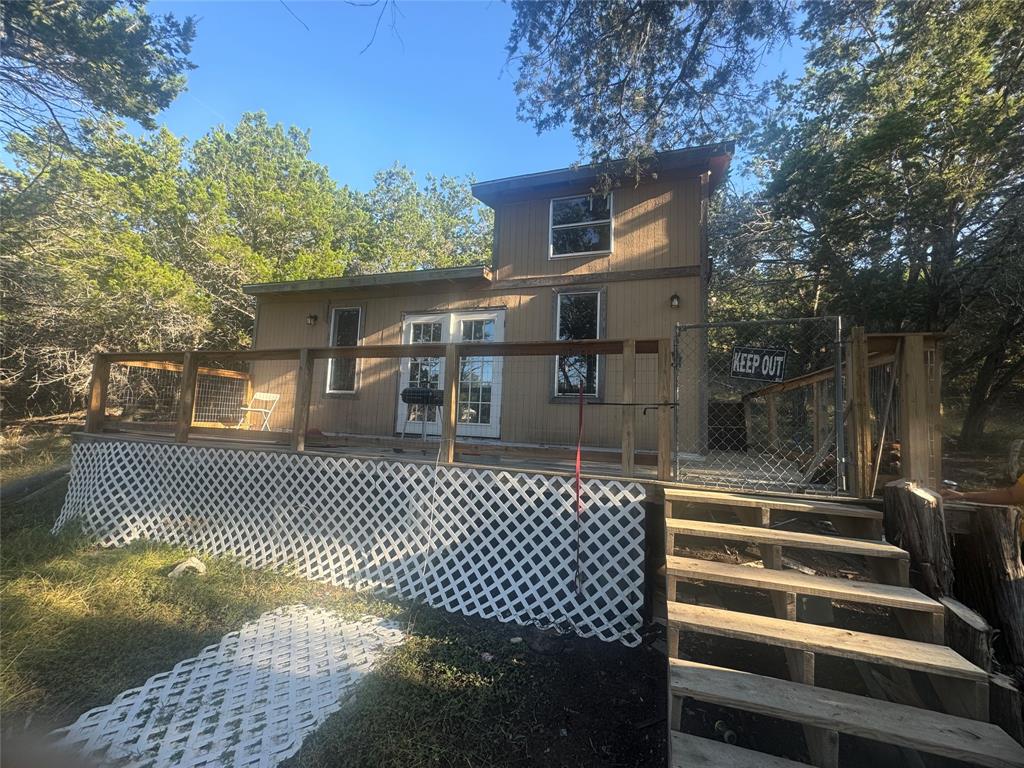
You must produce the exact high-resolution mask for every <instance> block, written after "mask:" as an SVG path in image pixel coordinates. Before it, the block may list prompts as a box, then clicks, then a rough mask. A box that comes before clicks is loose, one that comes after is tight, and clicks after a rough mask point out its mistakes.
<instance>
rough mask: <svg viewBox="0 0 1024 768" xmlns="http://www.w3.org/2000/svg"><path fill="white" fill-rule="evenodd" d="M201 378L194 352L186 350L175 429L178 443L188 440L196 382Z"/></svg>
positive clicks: (175, 439) (175, 438)
mask: <svg viewBox="0 0 1024 768" xmlns="http://www.w3.org/2000/svg"><path fill="white" fill-rule="evenodd" d="M198 379H199V364H198V361H197V360H196V358H195V353H194V352H186V353H185V359H184V361H183V362H182V366H181V394H180V395H179V397H178V423H177V426H176V427H175V430H174V441H175V442H176V443H187V442H188V431H189V429H190V428H191V426H192V409H193V406H194V405H195V402H196V382H197V381H198Z"/></svg>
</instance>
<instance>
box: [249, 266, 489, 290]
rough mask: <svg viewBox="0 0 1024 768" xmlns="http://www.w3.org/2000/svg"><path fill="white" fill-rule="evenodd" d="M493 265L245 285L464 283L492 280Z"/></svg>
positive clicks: (325, 286)
mask: <svg viewBox="0 0 1024 768" xmlns="http://www.w3.org/2000/svg"><path fill="white" fill-rule="evenodd" d="M491 279H492V274H491V269H490V267H487V266H471V267H452V268H447V269H422V270H409V271H406V272H383V273H380V274H373V275H356V276H353V277H328V278H323V279H320V280H289V281H286V282H278V283H249V284H247V285H243V286H242V292H243V293H245V294H248V295H250V296H260V295H266V294H282V293H318V292H323V291H332V292H343V291H348V290H365V289H368V288H384V287H388V286H402V285H415V284H419V283H432V284H440V283H463V282H472V281H479V282H482V283H485V284H489V283H490V282H491Z"/></svg>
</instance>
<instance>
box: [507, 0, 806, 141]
mask: <svg viewBox="0 0 1024 768" xmlns="http://www.w3.org/2000/svg"><path fill="white" fill-rule="evenodd" d="M512 9H513V11H514V13H515V19H514V21H513V25H512V30H511V32H510V34H509V39H508V44H507V51H508V61H509V64H510V65H513V66H514V67H515V68H516V75H517V79H516V84H515V88H516V94H517V95H518V97H519V117H520V119H522V120H524V121H526V122H529V123H530V124H532V125H533V126H534V127H535V128H536V129H537V131H538V132H542V131H546V130H550V129H552V128H557V127H559V126H561V125H564V124H565V123H567V122H568V123H570V125H571V127H572V132H573V135H574V136H575V137H576V140H577V141H578V143H579V145H580V149H581V151H584V152H587V153H589V154H590V156H591V159H592V160H594V161H602V160H607V159H608V158H610V157H613V156H616V155H618V156H622V157H628V158H633V159H635V160H640V159H641V158H643V157H645V156H647V155H649V154H650V152H651V151H652V150H655V149H666V148H671V147H675V146H678V145H679V144H683V143H705V142H710V141H718V140H721V139H723V138H726V137H728V136H734V135H737V134H743V133H744V132H746V131H747V130H748V128H749V127H750V121H751V119H752V118H754V117H756V116H757V115H759V114H761V113H762V112H763V109H764V106H765V103H766V102H765V96H766V94H767V92H768V85H767V84H764V83H755V82H754V76H755V75H756V74H757V73H758V69H759V64H760V62H761V58H762V56H763V54H764V53H765V52H767V51H768V50H770V49H771V48H772V47H773V46H775V45H776V44H778V43H779V42H781V41H782V40H783V39H785V38H786V37H787V36H788V34H789V28H790V20H789V13H790V8H789V3H787V2H785V1H784V0H718V1H717V2H702V1H701V0H670V1H667V0H599V1H597V2H594V0H569V1H568V2H533V1H532V0H515V2H513V3H512Z"/></svg>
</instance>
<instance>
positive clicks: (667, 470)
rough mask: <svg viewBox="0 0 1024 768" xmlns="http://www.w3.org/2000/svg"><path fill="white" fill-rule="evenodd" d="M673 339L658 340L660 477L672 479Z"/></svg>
mask: <svg viewBox="0 0 1024 768" xmlns="http://www.w3.org/2000/svg"><path fill="white" fill-rule="evenodd" d="M672 394H673V393H672V341H671V339H661V340H660V341H659V342H658V403H660V405H659V406H658V479H659V480H671V479H672V425H673V423H674V422H675V419H674V418H673V408H672V400H673V397H672Z"/></svg>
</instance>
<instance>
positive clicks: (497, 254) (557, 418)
mask: <svg viewBox="0 0 1024 768" xmlns="http://www.w3.org/2000/svg"><path fill="white" fill-rule="evenodd" d="M732 152H733V147H732V145H731V144H719V145H715V146H705V147H694V148H687V149H680V150H674V151H670V152H662V153H659V154H658V155H656V157H655V158H654V160H653V164H652V166H651V168H650V171H649V173H647V174H645V175H644V176H643V178H641V179H640V180H639V181H637V180H636V179H635V178H633V177H631V176H629V175H628V173H627V167H626V166H625V164H623V163H617V164H616V163H613V164H611V165H610V166H603V167H602V168H600V169H597V168H595V167H593V166H580V167H570V168H563V169H559V170H554V171H546V172H543V173H534V174H529V175H525V176H515V177H510V178H504V179H497V180H494V181H484V182H480V183H478V184H475V185H474V186H473V193H474V195H475V196H476V197H477V198H478V199H479V200H481V201H482V202H484V203H486V204H487V205H489V206H491V207H492V208H493V209H494V213H495V228H494V246H493V256H492V262H491V263H490V264H489V265H480V266H470V267H458V268H453V269H426V270H416V271H412V272H400V273H391V274H385V275H360V276H353V277H339V278H332V279H324V280H304V281H295V282H288V283H267V284H258V285H249V286H246V288H245V290H246V292H247V293H249V294H252V295H254V296H255V297H256V300H257V309H256V322H255V335H254V347H255V348H256V349H278V348H294V347H322V346H335V345H382V344H412V345H415V344H419V343H439V342H440V343H446V342H450V341H452V342H454V341H463V340H464V341H481V342H490V341H509V342H527V341H542V340H556V339H593V338H609V339H649V338H667V337H670V336H671V334H672V328H673V326H674V324H675V323H676V322H700V321H702V320H703V319H704V317H705V309H706V302H707V280H708V275H709V261H708V254H707V210H708V199H709V196H710V194H711V192H712V190H713V189H714V187H715V185H716V184H717V183H719V182H720V181H721V179H722V178H723V176H724V174H725V172H726V170H727V168H728V165H729V161H730V158H731V155H732ZM609 179H610V183H609V181H608V180H609ZM605 189H608V190H609V191H607V193H604V192H595V190H605ZM321 363H326V364H323V365H318V368H317V371H316V374H315V377H314V381H313V394H312V399H311V405H310V415H309V428H310V429H311V430H313V431H319V432H321V433H323V434H324V435H376V436H393V435H396V434H402V433H406V432H407V433H410V434H415V435H418V434H420V432H421V430H423V429H424V426H425V427H426V431H427V432H428V433H431V434H438V433H439V431H440V428H441V427H440V423H439V422H440V420H439V419H438V416H437V413H436V409H434V408H429V407H428V408H421V407H419V406H415V405H411V406H409V405H406V404H405V403H403V402H402V399H401V397H400V393H401V391H402V390H403V389H405V388H406V387H409V386H418V387H432V388H438V387H440V386H442V384H443V382H444V359H443V358H437V357H422V358H417V357H412V358H404V359H401V360H398V359H390V360H389V359H352V358H347V359H336V360H329V361H321ZM619 364H620V361H619V360H617V359H615V358H613V357H612V356H608V357H607V358H606V357H602V356H596V355H595V356H589V357H585V356H584V357H577V358H573V359H568V360H567V359H561V358H557V357H545V358H543V359H536V358H534V359H527V358H505V359H501V358H493V359H489V358H472V359H470V360H465V361H463V363H462V366H463V369H464V370H463V371H462V372H461V374H460V386H459V403H458V427H457V433H458V435H459V436H460V437H465V438H470V439H475V438H480V439H494V438H499V439H500V440H501V441H502V442H503V443H504V442H508V443H518V444H524V445H565V444H568V443H571V442H572V441H573V440H574V439H575V434H576V428H577V419H578V416H577V408H573V407H568V406H572V405H574V404H576V403H577V402H578V400H579V395H578V392H579V387H580V386H582V387H583V388H584V394H585V396H586V399H587V402H589V403H602V402H607V403H614V402H618V401H619V400H620V398H621V391H620V377H619V376H617V375H616V371H615V366H616V365H619ZM652 365H653V361H651V365H646V366H642V367H639V368H638V375H637V392H636V393H635V394H634V398H635V399H637V401H638V402H642V401H645V400H646V401H649V400H650V399H652V398H653V397H654V374H653V367H652ZM252 374H253V379H254V386H255V388H256V389H261V388H263V389H268V388H273V383H274V379H275V377H283V376H289V375H293V373H292V371H291V370H290V369H289V368H288V367H287V366H286V365H285V364H283V363H260V364H256V365H254V366H253V370H252ZM279 388H280V389H281V390H282V391H284V390H287V389H289V388H288V387H279ZM281 405H282V406H286V405H287V404H285V403H282V404H281ZM590 411H592V412H593V413H594V414H595V415H594V416H592V417H591V418H590V420H589V422H588V425H587V444H588V445H592V446H607V447H613V446H616V445H617V444H618V441H619V440H620V432H619V422H618V419H619V409H618V408H603V409H601V408H595V409H590ZM290 413H291V409H290V407H281V408H280V409H279V414H280V418H281V419H282V420H284V419H287V418H289V414H290ZM424 422H426V423H425V425H424ZM655 439H656V427H655V424H654V417H653V416H651V417H649V418H641V419H640V420H639V422H638V424H637V448H638V449H640V450H645V449H646V450H649V449H651V448H653V447H654V444H655Z"/></svg>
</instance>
